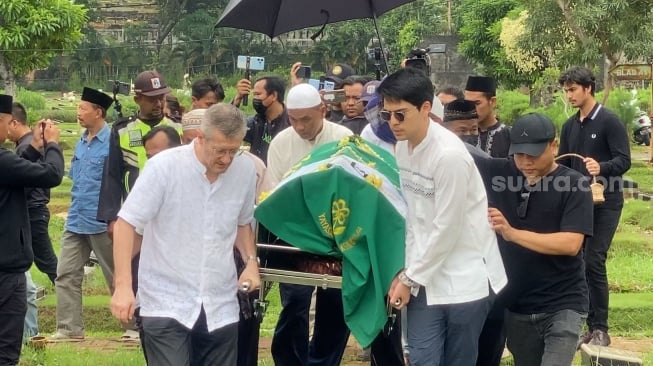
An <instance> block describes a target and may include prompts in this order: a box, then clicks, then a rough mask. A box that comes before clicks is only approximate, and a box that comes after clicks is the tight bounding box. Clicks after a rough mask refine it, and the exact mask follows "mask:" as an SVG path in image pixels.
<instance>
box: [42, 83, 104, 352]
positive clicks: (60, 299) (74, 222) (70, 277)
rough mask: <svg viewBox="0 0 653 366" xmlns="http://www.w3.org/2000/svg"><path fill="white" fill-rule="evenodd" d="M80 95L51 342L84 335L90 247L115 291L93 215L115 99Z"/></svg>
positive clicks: (95, 93) (99, 94)
mask: <svg viewBox="0 0 653 366" xmlns="http://www.w3.org/2000/svg"><path fill="white" fill-rule="evenodd" d="M81 99H82V100H81V102H80V103H79V106H78V107H77V120H78V121H79V124H80V125H81V126H82V127H84V128H85V129H86V130H85V131H84V133H83V134H82V136H81V137H80V139H79V141H78V142H77V145H76V146H75V151H74V153H73V159H72V163H71V165H70V170H69V172H68V175H69V177H70V179H71V180H72V181H73V186H72V188H71V191H70V192H71V202H70V209H69V210H68V217H67V219H66V225H65V227H64V233H63V236H62V238H61V253H60V255H59V265H58V267H57V279H56V280H55V292H56V295H57V330H56V332H55V333H54V334H53V335H52V336H50V340H52V341H59V342H61V341H76V340H81V339H83V338H84V324H83V322H82V280H83V279H84V264H85V263H86V262H87V261H88V259H89V256H90V253H91V251H93V252H94V253H95V255H96V256H97V259H98V262H99V264H100V267H101V268H102V272H103V274H104V278H105V280H106V283H107V286H108V287H109V290H110V291H111V292H113V246H112V244H111V239H109V237H108V236H107V235H106V231H107V224H106V223H105V222H101V221H98V220H97V218H96V215H97V208H98V196H99V194H100V186H101V184H102V169H103V167H104V162H105V160H106V158H107V156H108V155H109V133H110V129H109V126H108V124H107V123H106V121H105V117H106V114H107V109H109V107H110V106H111V104H112V103H113V99H112V98H111V97H110V96H108V95H107V94H104V93H102V92H100V91H97V90H95V89H91V88H84V91H83V92H82V98H81Z"/></svg>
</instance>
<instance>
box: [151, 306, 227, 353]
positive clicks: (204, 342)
mask: <svg viewBox="0 0 653 366" xmlns="http://www.w3.org/2000/svg"><path fill="white" fill-rule="evenodd" d="M142 322H143V331H144V332H145V334H146V337H145V340H144V343H145V349H146V351H147V363H148V365H154V366H214V365H221V366H223V365H224V366H235V365H236V347H237V343H238V342H237V339H238V324H237V323H233V324H229V325H226V326H224V327H222V328H219V329H216V330H214V331H212V332H209V331H208V329H207V326H206V313H205V312H204V308H202V311H201V312H200V316H199V318H198V319H197V321H196V322H195V325H194V326H193V329H187V328H186V327H184V326H183V325H181V324H180V323H179V322H178V321H176V320H174V319H172V318H159V317H143V318H142Z"/></svg>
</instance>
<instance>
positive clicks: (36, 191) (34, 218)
mask: <svg viewBox="0 0 653 366" xmlns="http://www.w3.org/2000/svg"><path fill="white" fill-rule="evenodd" d="M11 114H12V117H13V118H12V120H11V121H10V122H9V130H8V135H7V138H8V139H9V140H11V141H12V142H13V143H14V144H15V145H16V154H18V156H23V154H24V153H25V151H26V150H27V148H28V147H29V146H30V143H31V142H32V137H33V136H34V133H33V132H32V130H31V129H30V128H29V124H28V123H27V112H26V111H25V107H23V105H22V104H20V103H17V102H14V103H13V105H12V108H11ZM41 161H43V160H41ZM25 195H26V196H27V197H28V198H27V208H28V211H29V220H30V228H31V234H32V243H31V245H32V250H33V251H34V263H35V264H36V267H37V268H38V269H39V270H40V271H41V272H43V273H45V274H46V275H48V278H49V279H50V281H52V284H54V279H55V278H56V277H57V256H56V255H55V254H54V249H53V248H52V242H51V241H50V235H48V224H49V222H50V211H49V210H48V206H47V205H48V202H50V189H48V188H27V189H26V190H25Z"/></svg>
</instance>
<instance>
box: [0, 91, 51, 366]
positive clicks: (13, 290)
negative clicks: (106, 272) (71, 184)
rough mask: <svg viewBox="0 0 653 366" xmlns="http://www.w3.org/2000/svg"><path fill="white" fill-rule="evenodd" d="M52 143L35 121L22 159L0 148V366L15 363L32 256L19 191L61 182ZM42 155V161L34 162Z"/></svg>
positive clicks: (1, 98) (3, 135) (1, 116)
mask: <svg viewBox="0 0 653 366" xmlns="http://www.w3.org/2000/svg"><path fill="white" fill-rule="evenodd" d="M12 101H13V98H12V97H11V96H9V95H0V144H2V143H4V141H5V140H6V139H7V133H8V126H9V122H10V121H11V119H12V115H11V107H12ZM58 141H59V130H58V129H57V128H56V127H55V126H54V124H52V123H50V122H49V121H41V122H39V123H38V124H37V126H36V128H35V131H34V138H33V139H32V142H31V144H30V146H29V147H28V148H27V149H26V151H25V154H24V156H23V157H19V156H17V155H16V154H14V153H13V152H12V151H9V150H7V149H4V148H0V324H2V326H0V365H16V364H18V359H19V357H20V349H21V341H22V338H23V321H24V319H25V312H26V310H27V301H26V299H27V297H26V296H27V295H26V293H25V272H26V271H27V270H29V268H30V266H31V265H32V261H33V260H34V255H33V253H32V246H31V245H30V242H31V238H30V223H29V216H28V213H27V200H26V198H25V187H40V188H51V187H55V186H57V185H59V184H60V183H61V179H62V178H63V174H64V162H63V155H62V153H61V148H60V147H59V145H57V142H58ZM41 151H43V154H41ZM42 155H43V157H44V162H42V163H41V162H37V161H38V160H39V158H41V156H42Z"/></svg>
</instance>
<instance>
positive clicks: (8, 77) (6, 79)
mask: <svg viewBox="0 0 653 366" xmlns="http://www.w3.org/2000/svg"><path fill="white" fill-rule="evenodd" d="M0 77H1V78H2V85H3V87H4V90H5V92H4V93H5V94H7V95H11V96H14V90H15V89H16V80H15V78H14V72H13V70H12V69H11V65H10V64H9V63H8V62H7V60H5V59H4V57H1V56H0Z"/></svg>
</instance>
